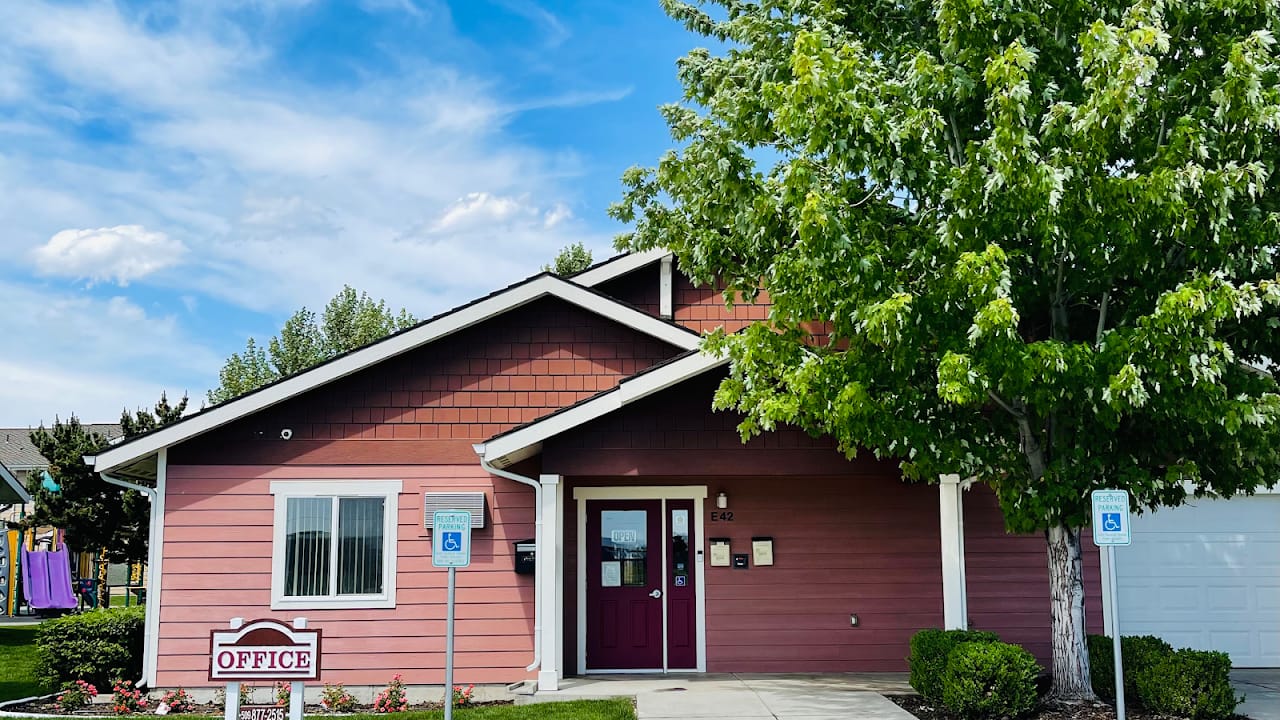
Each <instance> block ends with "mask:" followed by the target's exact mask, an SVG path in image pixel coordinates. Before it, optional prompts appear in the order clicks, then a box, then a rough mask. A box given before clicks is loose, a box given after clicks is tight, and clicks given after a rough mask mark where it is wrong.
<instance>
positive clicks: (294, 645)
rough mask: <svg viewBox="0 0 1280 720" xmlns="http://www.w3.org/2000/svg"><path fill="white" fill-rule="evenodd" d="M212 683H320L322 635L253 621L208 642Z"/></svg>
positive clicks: (221, 632) (275, 622)
mask: <svg viewBox="0 0 1280 720" xmlns="http://www.w3.org/2000/svg"><path fill="white" fill-rule="evenodd" d="M209 679H210V680H229V681H234V680H271V681H274V680H319V679H320V631H319V630H308V629H303V628H296V629H295V628H293V627H291V626H289V625H286V624H285V623H282V622H280V621H278V620H270V619H267V620H254V621H252V622H249V623H246V624H245V625H244V626H243V627H240V628H239V629H236V630H214V631H213V632H212V633H211V635H210V639H209Z"/></svg>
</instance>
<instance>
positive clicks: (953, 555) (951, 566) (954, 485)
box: [938, 475, 969, 630]
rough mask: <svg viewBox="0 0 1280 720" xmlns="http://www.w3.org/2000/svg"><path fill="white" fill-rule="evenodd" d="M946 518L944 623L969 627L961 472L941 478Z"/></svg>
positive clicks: (940, 505) (941, 514) (942, 510)
mask: <svg viewBox="0 0 1280 720" xmlns="http://www.w3.org/2000/svg"><path fill="white" fill-rule="evenodd" d="M938 480H939V482H938V509H939V518H940V520H941V521H942V622H943V626H944V627H945V628H946V629H947V630H966V629H968V627H969V597H968V596H969V591H968V588H967V587H966V586H965V579H964V494H963V493H962V492H961V489H960V476H959V475H942V476H939V478H938Z"/></svg>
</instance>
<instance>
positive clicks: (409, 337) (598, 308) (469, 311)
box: [92, 275, 701, 472]
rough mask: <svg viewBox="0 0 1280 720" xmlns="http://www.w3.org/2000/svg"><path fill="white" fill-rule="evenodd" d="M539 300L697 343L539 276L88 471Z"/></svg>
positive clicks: (121, 449) (690, 335) (198, 418)
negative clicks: (551, 299)
mask: <svg viewBox="0 0 1280 720" xmlns="http://www.w3.org/2000/svg"><path fill="white" fill-rule="evenodd" d="M543 297H556V298H559V299H561V300H564V301H565V302H568V303H571V304H573V305H577V306H578V307H581V308H583V309H584V310H588V311H591V312H594V313H596V314H598V315H601V316H603V317H607V318H609V319H611V320H614V321H616V322H618V323H620V324H622V325H625V326H627V327H630V328H632V329H634V330H637V331H639V332H643V333H645V334H647V335H650V336H652V337H655V338H657V339H659V340H662V341H664V342H667V343H670V344H672V345H675V346H676V347H679V348H683V349H685V350H692V349H693V348H696V347H697V346H698V343H699V342H700V341H701V338H700V337H699V336H698V334H697V333H695V332H693V331H692V330H689V329H687V328H683V327H680V326H678V325H674V324H672V323H669V322H666V321H664V320H660V319H658V318H656V317H654V316H652V315H649V314H648V313H645V312H642V311H640V310H637V309H635V308H633V307H630V306H627V305H624V304H623V303H620V302H618V301H616V300H613V299H612V298H608V297H605V296H603V295H600V294H598V293H596V292H593V291H591V290H588V289H586V288H585V287H582V286H580V285H577V284H574V283H571V282H568V281H565V280H562V279H560V278H558V277H555V276H554V275H540V276H537V277H535V278H534V279H532V280H529V281H527V282H525V283H522V284H520V285H516V286H515V287H512V288H509V289H507V290H503V291H501V292H498V293H496V294H494V295H491V296H489V297H487V298H485V299H483V300H480V301H479V302H476V303H474V304H472V305H468V306H466V307H463V308H461V309H458V310H454V311H452V312H449V313H446V314H444V315H441V316H439V317H438V318H436V319H435V320H430V321H427V322H425V323H423V324H421V325H419V326H417V327H415V328H413V329H411V330H408V331H405V332H403V333H400V334H398V335H392V336H391V337H388V338H386V339H385V340H381V341H379V342H376V343H374V344H372V345H368V346H366V347H364V348H361V349H359V350H356V351H354V352H351V353H349V354H347V355H343V356H341V357H339V358H337V359H335V360H331V361H329V362H326V363H324V364H322V365H318V366H316V367H314V368H312V369H310V370H306V371H304V372H302V373H299V374H297V375H294V376H293V377H290V378H288V379H286V380H282V381H281V382H278V383H276V384H274V385H270V386H267V387H265V388H263V389H261V390H257V391H255V392H252V393H249V394H248V395H245V396H243V397H240V398H238V399H236V400H232V401H230V402H227V403H224V404H222V405H217V406H215V407H213V408H211V409H209V410H206V411H204V412H201V413H198V414H196V415H193V416H191V417H190V418H187V419H185V420H181V421H179V422H176V423H174V424H172V425H169V426H167V427H165V428H164V429H162V430H157V431H155V432H153V433H151V434H150V435H146V436H143V437H141V438H139V439H137V440H135V441H133V442H127V443H124V444H123V445H120V446H117V447H112V448H108V449H106V450H103V451H102V452H100V453H98V455H97V456H94V457H92V461H93V464H94V470H95V471H97V472H110V471H111V470H113V469H115V468H119V467H121V466H122V465H126V464H128V463H131V462H133V461H135V460H138V459H139V458H143V457H146V456H148V455H150V454H152V453H154V452H156V451H157V450H159V449H160V448H163V447H170V446H172V445H176V444H177V443H180V442H183V441H184V440H189V439H191V438H193V437H195V436H197V435H200V434H203V433H206V432H209V431H210V430H213V429H215V428H218V427H221V426H223V425H226V424H227V423H229V422H232V421H234V420H237V419H239V418H242V417H245V416H246V415H251V414H253V413H255V412H258V411H260V410H263V409H265V408H268V407H271V406H273V405H277V404H279V403H282V402H284V401H286V400H288V399H290V398H293V397H295V396H297V395H300V394H302V393H304V392H307V391H308V390H312V389H315V388H317V387H320V386H321V385H325V384H327V383H330V382H333V381H334V380H338V379H340V378H343V377H346V376H348V375H351V374H352V373H356V372H359V371H361V370H364V369H365V368H368V367H371V366H373V365H376V364H377V363H380V362H382V361H384V360H386V359H388V358H392V357H395V356H397V355H401V354H403V353H405V352H408V351H410V350H413V349H415V348H417V347H420V346H422V345H425V344H427V343H430V342H433V341H435V340H438V339H440V338H442V337H445V336H447V335H450V334H453V333H455V332H458V331H459V330H463V329H465V328H468V327H471V326H472V325H475V324H477V323H480V322H483V321H485V320H488V319H490V318H493V317H496V316H498V315H501V314H503V313H506V312H508V311H510V310H513V309H515V308H518V307H520V306H522V305H526V304H528V303H530V302H533V301H535V300H538V299H540V298H543Z"/></svg>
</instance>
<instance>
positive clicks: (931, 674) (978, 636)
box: [907, 629, 1000, 703]
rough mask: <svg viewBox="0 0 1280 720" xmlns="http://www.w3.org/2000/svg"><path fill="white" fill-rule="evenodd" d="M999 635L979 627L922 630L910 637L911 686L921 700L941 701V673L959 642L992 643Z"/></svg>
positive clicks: (996, 640)
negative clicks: (978, 628)
mask: <svg viewBox="0 0 1280 720" xmlns="http://www.w3.org/2000/svg"><path fill="white" fill-rule="evenodd" d="M999 641H1000V638H999V637H997V636H996V634H995V633H990V632H984V631H982V630H937V629H929V630H921V631H920V632H918V633H916V634H915V635H912V636H911V656H910V657H908V658H907V664H908V665H909V666H910V669H911V687H912V688H913V689H914V690H915V691H916V692H918V693H920V696H921V697H923V698H924V699H926V700H928V701H930V702H934V703H940V702H942V688H943V681H942V675H943V673H944V672H945V671H946V669H947V658H948V656H950V655H951V651H952V650H954V649H955V647H956V646H957V645H959V644H960V643H965V642H968V643H994V642H999Z"/></svg>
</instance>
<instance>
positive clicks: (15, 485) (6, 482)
mask: <svg viewBox="0 0 1280 720" xmlns="http://www.w3.org/2000/svg"><path fill="white" fill-rule="evenodd" d="M29 502H31V496H30V495H28V494H27V490H26V488H24V487H22V483H20V482H18V478H16V477H14V475H13V473H11V472H9V468H7V467H5V466H4V463H0V504H4V505H17V504H19V503H29Z"/></svg>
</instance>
